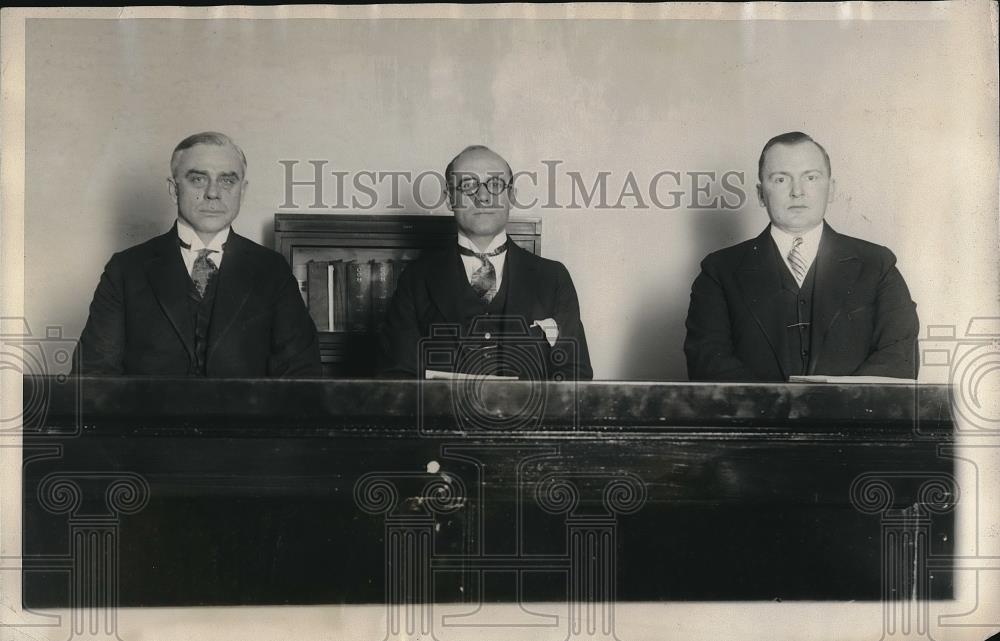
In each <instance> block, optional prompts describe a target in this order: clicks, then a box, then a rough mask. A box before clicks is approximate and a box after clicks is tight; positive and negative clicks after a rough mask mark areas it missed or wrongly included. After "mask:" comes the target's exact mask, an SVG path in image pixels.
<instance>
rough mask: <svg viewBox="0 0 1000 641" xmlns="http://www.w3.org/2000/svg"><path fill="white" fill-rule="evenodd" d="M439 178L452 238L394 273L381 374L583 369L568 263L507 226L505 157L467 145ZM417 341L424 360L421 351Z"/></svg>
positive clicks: (548, 373)
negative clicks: (521, 243)
mask: <svg viewBox="0 0 1000 641" xmlns="http://www.w3.org/2000/svg"><path fill="white" fill-rule="evenodd" d="M445 182H446V185H447V186H446V192H447V196H448V202H449V204H450V206H451V210H452V212H453V213H454V214H455V223H456V226H457V232H458V233H457V238H456V244H455V245H454V246H453V247H451V248H449V249H447V250H446V251H443V252H437V253H428V254H426V255H424V256H422V257H421V258H420V259H419V260H417V261H415V262H414V263H412V264H411V265H409V266H408V267H407V268H406V269H405V270H404V271H403V273H402V275H401V276H400V278H399V283H398V284H397V286H396V293H395V295H394V296H393V299H392V303H391V305H390V308H389V313H388V315H387V319H386V324H385V327H384V330H383V332H382V336H381V358H382V362H381V365H380V371H381V372H382V374H383V375H387V376H404V377H419V378H422V377H424V376H427V375H428V374H429V372H433V371H437V370H441V371H445V372H448V373H450V374H455V373H460V374H462V373H464V374H492V375H500V376H516V377H517V378H520V379H531V380H582V379H590V378H593V370H592V369H591V367H590V355H589V353H588V351H587V339H586V336H585V334H584V330H583V323H582V322H581V321H580V304H579V302H578V300H577V296H576V289H574V287H573V280H572V279H571V278H570V275H569V272H568V271H567V270H566V268H565V267H564V266H563V265H562V263H558V262H556V261H553V260H548V259H545V258H542V257H541V256H536V255H535V254H532V253H531V252H529V251H526V250H524V249H521V248H520V247H518V246H517V244H515V243H514V242H512V241H511V240H510V238H509V237H508V236H507V232H506V226H507V220H508V218H509V217H510V205H511V202H512V201H513V199H514V185H513V174H512V172H511V169H510V165H509V164H508V163H507V161H506V160H504V159H503V158H502V157H500V156H499V155H498V154H496V153H495V152H493V151H492V150H491V149H489V148H487V147H484V146H481V145H474V146H471V147H467V148H466V149H464V150H463V151H462V152H461V153H459V154H458V155H457V156H455V158H454V159H453V160H452V161H451V162H450V163H448V167H447V169H446V170H445ZM426 349H431V350H433V351H434V358H433V359H431V360H433V362H428V361H426V360H424V359H422V354H423V352H422V350H426ZM435 359H436V360H435ZM430 375H433V373H431V374H430Z"/></svg>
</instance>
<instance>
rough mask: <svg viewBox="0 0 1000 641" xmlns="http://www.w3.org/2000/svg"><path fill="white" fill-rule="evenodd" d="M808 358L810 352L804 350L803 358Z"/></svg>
mask: <svg viewBox="0 0 1000 641" xmlns="http://www.w3.org/2000/svg"><path fill="white" fill-rule="evenodd" d="M806 356H809V350H807V349H804V350H802V358H805V357H806Z"/></svg>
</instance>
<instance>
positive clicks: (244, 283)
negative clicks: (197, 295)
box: [206, 230, 255, 362]
mask: <svg viewBox="0 0 1000 641" xmlns="http://www.w3.org/2000/svg"><path fill="white" fill-rule="evenodd" d="M249 242H250V241H248V240H246V239H245V238H243V237H242V236H240V235H238V234H237V233H236V232H235V231H233V230H230V231H229V239H228V240H227V241H226V248H225V251H226V253H225V255H224V256H223V258H222V267H220V268H219V274H218V276H216V278H218V279H219V282H218V283H217V284H216V289H215V304H214V306H213V308H212V322H211V324H210V325H209V329H208V355H207V356H206V362H207V361H208V360H209V359H210V358H211V356H212V352H214V351H215V349H216V348H217V347H218V346H219V342H220V340H219V339H221V338H222V337H223V336H225V334H226V332H228V331H229V329H230V328H231V327H232V326H233V322H234V321H235V320H236V318H237V316H239V313H240V310H242V309H243V305H244V304H245V303H246V301H247V298H248V297H249V296H250V291H251V289H252V288H253V284H254V280H255V275H254V269H253V265H252V263H251V261H250V260H248V258H247V254H246V245H247V243H249Z"/></svg>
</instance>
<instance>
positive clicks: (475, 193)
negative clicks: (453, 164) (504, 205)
mask: <svg viewBox="0 0 1000 641" xmlns="http://www.w3.org/2000/svg"><path fill="white" fill-rule="evenodd" d="M454 175H455V176H459V177H460V178H459V181H457V182H461V181H467V180H473V181H475V185H476V186H475V188H474V189H471V188H470V189H462V188H461V186H459V185H458V184H451V185H448V187H447V189H446V190H445V193H448V191H449V190H453V191H457V192H460V193H462V194H464V195H465V196H467V197H469V198H475V199H476V200H477V201H479V202H482V201H480V200H479V189H480V187H483V186H485V187H486V193H487V194H489V195H490V196H499V195H500V194H502V193H504V192H506V191H510V190H511V188H513V187H514V179H513V178H511V179H510V181H507V180H505V179H504V178H502V177H501V176H500V174H497V175H494V176H490V177H489V178H487V179H486V180H485V181H481V180H479V178H478V177H476V176H474V175H472V174H454ZM495 180H499V181H500V182H502V183H503V187H501V188H500V191H498V192H496V193H493V191H492V190H491V189H490V188H489V183H490V182H493V181H495Z"/></svg>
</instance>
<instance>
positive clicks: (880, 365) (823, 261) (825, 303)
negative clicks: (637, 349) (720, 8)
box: [684, 132, 919, 381]
mask: <svg viewBox="0 0 1000 641" xmlns="http://www.w3.org/2000/svg"><path fill="white" fill-rule="evenodd" d="M758 173H759V180H760V183H759V184H758V185H757V197H758V200H759V202H760V204H761V206H762V207H765V208H767V213H768V216H769V217H770V219H771V224H770V225H769V226H768V227H767V229H765V230H764V231H763V233H761V234H760V235H759V236H758V237H757V238H754V239H752V240H748V241H746V242H743V243H740V244H738V245H735V246H733V247H728V248H726V249H723V250H721V251H717V252H715V253H713V254H710V255H709V256H708V257H707V258H705V260H704V261H702V264H701V273H700V274H699V275H698V277H697V279H695V281H694V285H693V286H692V288H691V306H690V308H689V309H688V316H687V338H686V339H685V341H684V353H685V355H686V356H687V367H688V376H689V377H690V378H691V380H707V381H786V380H788V378H789V377H790V376H795V375H820V374H825V375H841V376H849V375H853V376H888V377H894V378H916V375H917V361H916V359H915V358H914V350H915V346H916V340H917V334H918V327H919V324H918V321H917V313H916V305H915V304H914V302H913V301H912V300H911V299H910V292H909V290H908V289H907V287H906V283H905V282H904V281H903V277H902V276H901V275H900V273H899V270H897V269H896V257H895V256H894V255H893V254H892V252H891V251H889V250H888V249H887V248H885V247H882V246H879V245H875V244H873V243H869V242H866V241H863V240H860V239H857V238H851V237H850V236H844V235H842V234H838V233H837V232H835V231H834V230H833V229H832V228H831V227H830V226H829V225H828V224H826V223H825V222H824V220H823V218H824V216H825V215H826V207H827V204H828V203H829V202H831V201H832V199H833V180H832V178H831V175H830V158H829V156H828V155H827V153H826V150H825V149H823V147H821V146H820V145H819V144H818V143H816V142H815V141H814V140H813V139H812V138H810V137H809V136H807V135H806V134H803V133H800V132H791V133H786V134H782V135H780V136H776V137H775V138H772V139H771V140H770V141H768V143H767V144H766V145H765V146H764V149H763V151H762V152H761V155H760V161H759V164H758Z"/></svg>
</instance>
